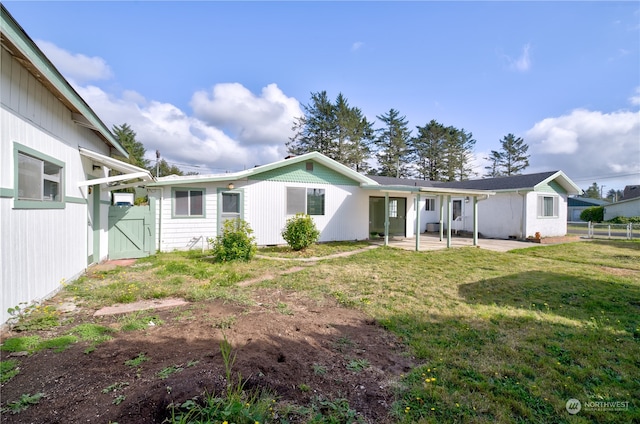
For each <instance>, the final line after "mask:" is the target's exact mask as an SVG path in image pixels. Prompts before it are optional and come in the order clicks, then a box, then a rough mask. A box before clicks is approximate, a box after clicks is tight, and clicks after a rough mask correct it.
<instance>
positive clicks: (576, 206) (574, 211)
mask: <svg viewBox="0 0 640 424" xmlns="http://www.w3.org/2000/svg"><path fill="white" fill-rule="evenodd" d="M609 204H611V202H609V201H607V200H601V199H592V198H590V197H569V199H568V203H567V220H568V221H570V222H577V221H582V220H581V219H580V214H581V213H582V211H584V210H585V209H588V208H593V207H598V206H605V205H609Z"/></svg>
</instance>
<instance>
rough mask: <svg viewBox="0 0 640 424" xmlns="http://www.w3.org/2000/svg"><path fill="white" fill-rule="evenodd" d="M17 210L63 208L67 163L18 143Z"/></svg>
mask: <svg viewBox="0 0 640 424" xmlns="http://www.w3.org/2000/svg"><path fill="white" fill-rule="evenodd" d="M14 153H15V156H14V157H15V158H16V160H17V166H16V171H17V172H16V174H17V175H16V177H17V178H16V182H17V187H16V188H17V190H16V193H17V194H16V204H15V206H16V207H26V208H45V209H46V208H62V207H64V203H63V193H64V190H63V181H64V163H63V162H60V161H58V160H56V159H53V158H50V157H48V156H46V155H42V154H40V153H38V152H36V151H35V150H32V149H30V148H28V147H26V146H21V145H18V144H17V143H16V144H14Z"/></svg>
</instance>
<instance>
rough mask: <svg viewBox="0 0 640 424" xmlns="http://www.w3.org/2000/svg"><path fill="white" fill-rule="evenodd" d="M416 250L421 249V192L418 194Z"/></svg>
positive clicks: (416, 202)
mask: <svg viewBox="0 0 640 424" xmlns="http://www.w3.org/2000/svg"><path fill="white" fill-rule="evenodd" d="M415 204H416V252H419V251H420V193H418V194H417V195H416V201H415Z"/></svg>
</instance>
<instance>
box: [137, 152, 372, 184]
mask: <svg viewBox="0 0 640 424" xmlns="http://www.w3.org/2000/svg"><path fill="white" fill-rule="evenodd" d="M308 161H315V162H318V163H320V164H322V165H324V166H326V167H327V168H329V169H331V170H333V171H335V172H338V173H340V174H342V175H344V176H345V177H347V178H349V179H351V180H353V181H355V182H357V183H359V184H361V185H364V184H376V182H375V181H374V180H372V179H371V178H369V177H367V176H365V175H362V174H360V173H358V172H356V171H354V170H353V169H351V168H349V167H348V166H345V165H343V164H341V163H339V162H337V161H335V160H333V159H330V158H328V157H327V156H325V155H323V154H321V153H318V152H311V153H305V154H304V155H300V156H293V157H290V158H287V159H283V160H279V161H277V162H273V163H270V164H267V165H262V166H256V167H255V168H250V169H246V170H244V171H239V172H231V173H225V174H209V175H188V176H178V175H169V176H167V177H160V178H158V179H157V182H155V183H153V184H149V186H150V187H153V186H164V185H173V184H176V183H179V184H192V183H206V182H221V181H234V180H242V179H250V178H251V177H252V176H256V175H258V174H262V173H264V172H267V171H271V170H274V169H278V168H282V167H284V166H288V165H292V164H295V163H300V162H308Z"/></svg>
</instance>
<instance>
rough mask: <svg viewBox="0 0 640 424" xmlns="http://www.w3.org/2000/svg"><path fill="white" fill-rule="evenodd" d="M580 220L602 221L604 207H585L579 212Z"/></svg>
mask: <svg viewBox="0 0 640 424" xmlns="http://www.w3.org/2000/svg"><path fill="white" fill-rule="evenodd" d="M580 219H581V220H582V221H591V222H602V221H603V220H604V207H603V206H594V207H591V208H587V209H585V210H583V211H582V212H581V213H580Z"/></svg>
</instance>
